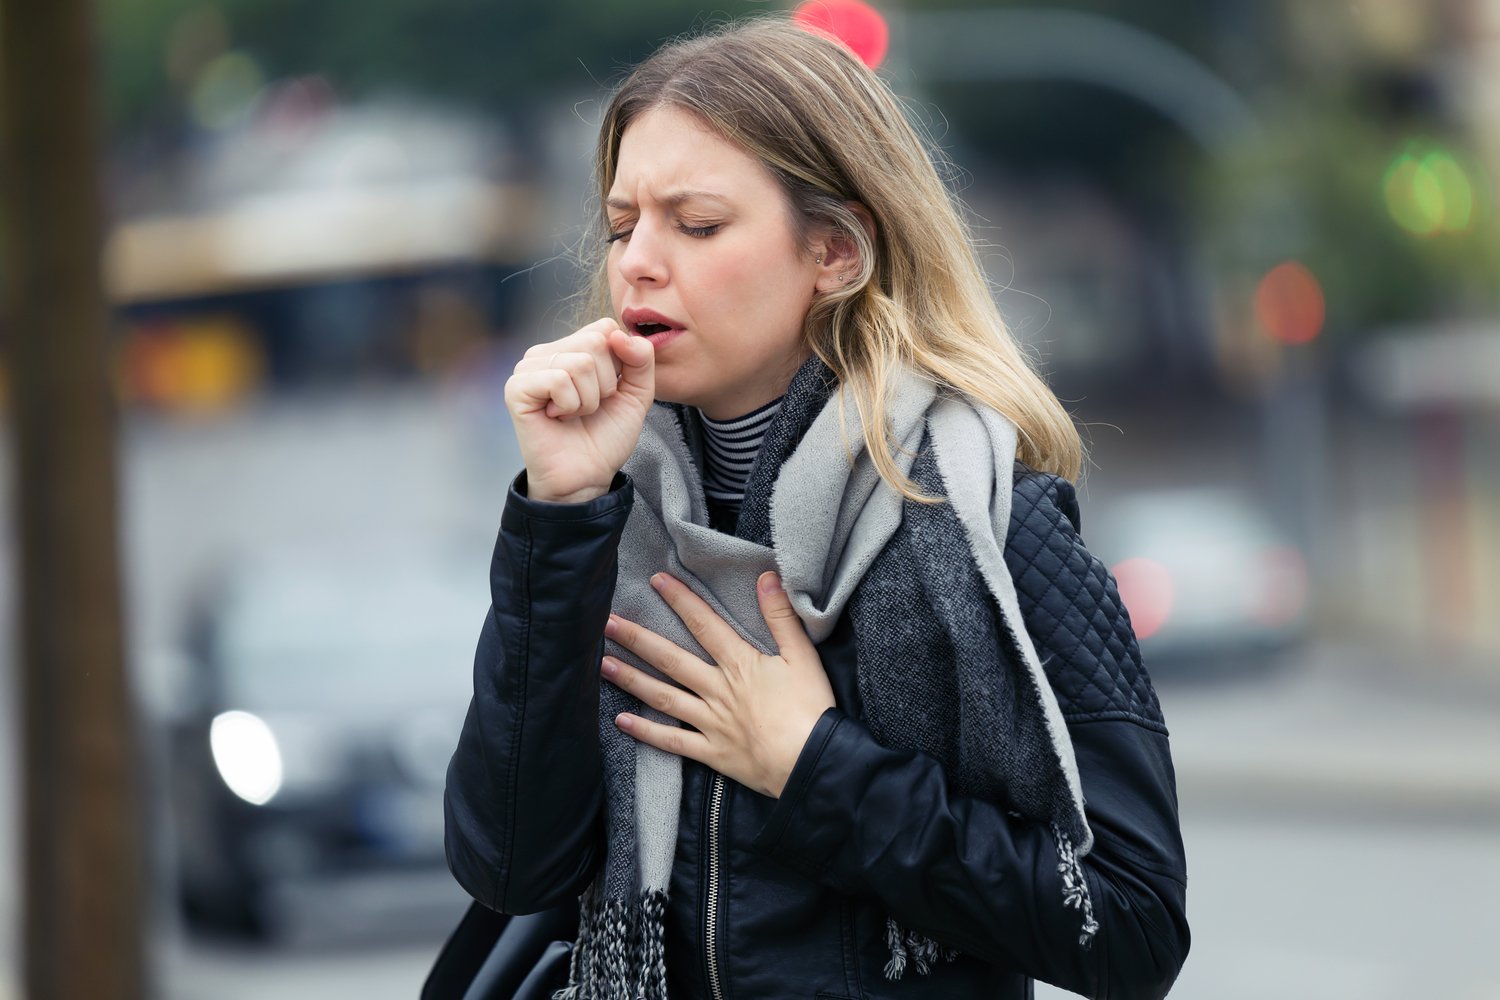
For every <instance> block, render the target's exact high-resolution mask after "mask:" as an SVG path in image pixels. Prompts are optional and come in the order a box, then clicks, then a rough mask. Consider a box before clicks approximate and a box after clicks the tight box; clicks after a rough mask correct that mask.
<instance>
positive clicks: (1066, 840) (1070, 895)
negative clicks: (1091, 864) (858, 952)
mask: <svg viewBox="0 0 1500 1000" xmlns="http://www.w3.org/2000/svg"><path fill="white" fill-rule="evenodd" d="M1049 826H1050V828H1051V832H1052V839H1053V841H1054V842H1055V843H1056V845H1057V857H1058V862H1057V873H1058V874H1059V875H1061V876H1062V880H1063V905H1064V906H1067V907H1071V908H1072V909H1075V910H1079V911H1081V912H1082V913H1083V927H1082V930H1081V931H1080V933H1079V935H1078V944H1079V946H1080V947H1083V948H1087V947H1089V946H1090V945H1092V944H1093V941H1094V935H1095V934H1096V933H1097V932H1098V930H1099V922H1098V921H1096V920H1095V919H1094V904H1093V900H1092V899H1091V898H1090V896H1089V883H1088V880H1087V879H1086V878H1085V877H1084V874H1083V865H1082V863H1081V862H1080V861H1079V859H1078V851H1077V850H1076V849H1075V848H1074V847H1073V840H1072V838H1071V837H1069V836H1068V835H1067V834H1066V833H1064V832H1063V831H1062V828H1061V827H1059V826H1058V825H1057V824H1056V823H1051V824H1049ZM885 944H886V947H887V948H889V949H890V950H891V957H890V960H889V961H888V962H886V963H885V978H887V979H890V980H897V979H900V978H901V977H902V976H903V975H905V974H906V967H907V965H908V964H910V965H913V966H915V967H916V970H917V975H919V976H925V975H928V974H929V973H931V972H932V968H933V966H934V965H936V964H937V960H938V959H939V958H942V959H943V961H945V962H951V961H953V960H954V959H956V958H958V951H957V950H956V949H954V948H945V947H943V946H942V945H940V944H938V943H937V942H936V941H934V940H932V938H929V937H926V936H924V935H921V934H918V933H917V932H916V931H909V930H907V929H905V928H904V927H902V926H901V925H900V924H898V923H897V922H896V918H895V917H886V918H885Z"/></svg>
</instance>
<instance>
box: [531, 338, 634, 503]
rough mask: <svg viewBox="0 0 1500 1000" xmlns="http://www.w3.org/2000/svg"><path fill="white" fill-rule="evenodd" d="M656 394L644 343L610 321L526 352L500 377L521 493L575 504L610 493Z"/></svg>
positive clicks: (632, 448) (556, 501) (533, 497)
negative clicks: (521, 466)
mask: <svg viewBox="0 0 1500 1000" xmlns="http://www.w3.org/2000/svg"><path fill="white" fill-rule="evenodd" d="M655 396H656V364H655V352H654V349H653V348H652V346H651V342H650V341H649V340H647V339H646V338H645V337H635V336H631V335H630V334H628V333H626V332H625V331H624V330H622V329H621V328H620V325H619V324H618V323H616V322H615V321H614V320H612V319H601V320H598V321H596V322H594V323H590V324H589V325H588V326H586V327H584V328H583V329H581V330H579V331H577V332H576V333H572V334H569V335H568V336H566V337H564V338H562V339H561V340H554V341H552V342H550V343H546V344H538V345H537V346H535V347H533V348H531V349H530V350H528V351H527V352H526V355H525V357H523V358H522V359H521V360H520V362H519V363H518V364H517V365H516V369H515V372H514V373H513V374H512V375H511V377H510V379H509V380H508V381H507V382H506V383H505V406H506V409H508V410H509V411H510V416H511V422H512V423H513V424H514V425H515V429H516V440H517V442H518V443H519V444H520V447H521V458H522V460H523V461H524V462H525V463H526V481H527V487H528V495H529V496H530V497H531V498H532V499H535V500H546V501H552V502H554V503H579V502H582V501H585V500H592V499H594V498H595V497H598V496H602V495H604V494H605V493H607V492H609V486H610V483H611V482H612V481H613V480H614V477H615V473H616V472H618V471H619V470H620V467H621V466H623V465H624V464H625V460H626V459H627V458H629V457H630V453H631V452H632V451H634V450H635V445H636V441H637V440H639V438H640V436H641V427H642V426H644V424H645V422H646V414H647V413H648V412H650V409H651V403H652V401H653V400H654V399H655Z"/></svg>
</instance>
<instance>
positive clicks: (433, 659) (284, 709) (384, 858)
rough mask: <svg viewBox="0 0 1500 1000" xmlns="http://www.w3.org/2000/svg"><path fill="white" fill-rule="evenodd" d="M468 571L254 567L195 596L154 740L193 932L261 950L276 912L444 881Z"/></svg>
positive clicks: (364, 563) (477, 576)
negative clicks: (243, 939)
mask: <svg viewBox="0 0 1500 1000" xmlns="http://www.w3.org/2000/svg"><path fill="white" fill-rule="evenodd" d="M483 565H484V562H483V561H481V562H480V563H479V564H478V566H479V567H482V566H483ZM476 568H477V567H476V566H473V565H471V566H469V567H468V568H467V571H465V572H460V571H459V569H458V568H457V567H455V566H453V565H450V564H443V563H440V562H437V561H431V560H429V561H425V562H424V561H422V560H418V559H403V560H395V561H387V562H374V561H370V560H358V559H356V560H349V561H341V562H330V561H318V560H312V559H297V558H291V559H280V560H257V561H256V562H254V563H251V564H246V565H240V566H237V567H235V568H234V569H233V570H232V571H231V572H229V573H227V574H225V575H224V576H223V577H222V579H221V580H220V582H219V584H218V585H216V586H214V587H212V588H209V589H207V590H205V592H204V594H203V599H202V602H201V605H200V607H199V609H198V612H197V614H196V616H195V618H194V620H193V623H192V626H191V629H190V632H191V635H192V638H191V640H190V642H189V651H188V657H187V659H186V661H185V665H186V666H187V667H188V668H189V671H190V672H189V676H188V678H187V679H186V682H185V683H184V684H183V687H184V688H185V696H184V697H183V699H182V700H181V702H180V703H179V704H178V705H177V707H176V710H175V711H174V712H173V713H172V718H171V719H170V721H169V723H168V726H167V732H166V745H167V749H168V756H169V761H168V769H169V772H170V773H169V782H168V789H167V794H168V797H169V800H170V808H171V836H170V841H171V852H172V854H173V856H174V861H175V867H176V869H177V872H176V874H177V884H178V888H179V891H180V894H181V897H182V901H183V903H184V904H185V906H186V908H187V913H188V916H189V918H190V920H194V921H195V922H198V921H200V920H207V921H209V922H211V923H215V924H220V925H223V924H228V925H232V926H235V927H238V928H240V929H243V930H247V931H250V932H252V933H256V934H263V935H274V934H275V933H276V932H277V931H278V930H279V929H280V928H279V927H278V926H277V925H278V923H279V922H280V921H281V919H282V916H281V915H282V914H284V913H285V911H286V910H287V909H288V905H287V903H286V900H288V899H296V898H299V896H300V898H306V897H307V894H309V893H312V894H316V893H318V892H319V891H320V889H319V886H320V885H323V884H324V883H327V884H329V885H330V886H331V885H332V884H333V883H335V882H337V881H339V880H346V881H347V879H348V878H349V877H351V876H357V875H360V874H361V873H364V874H375V873H382V872H384V873H396V872H401V871H408V872H410V871H412V870H415V869H429V870H434V871H441V870H442V869H443V867H444V859H443V806H442V795H443V784H444V780H445V777H446V772H447V765H448V759H449V757H450V756H451V755H452V752H453V748H454V747H455V746H456V745H457V742H458V733H459V729H460V728H461V726H462V723H463V716H464V712H465V709H466V707H467V705H468V700H469V696H470V693H471V691H472V664H473V658H474V647H475V642H476V640H477V638H478V636H479V631H480V626H481V623H482V622H483V619H484V614H485V612H486V610H487V608H488V606H489V594H488V592H487V587H486V580H485V577H484V573H483V571H482V568H479V569H478V571H477V572H476V571H475V570H476Z"/></svg>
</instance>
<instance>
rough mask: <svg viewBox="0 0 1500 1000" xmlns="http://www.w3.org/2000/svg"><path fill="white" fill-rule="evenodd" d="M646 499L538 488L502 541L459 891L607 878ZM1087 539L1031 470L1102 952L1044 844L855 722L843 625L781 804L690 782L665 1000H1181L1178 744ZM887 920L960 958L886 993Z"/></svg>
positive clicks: (524, 893)
mask: <svg viewBox="0 0 1500 1000" xmlns="http://www.w3.org/2000/svg"><path fill="white" fill-rule="evenodd" d="M632 500H633V488H632V486H631V484H630V482H629V480H628V479H627V478H626V477H625V476H623V475H621V476H619V477H617V478H616V482H615V489H614V490H613V491H612V492H610V493H608V494H606V495H605V496H602V497H600V498H598V499H596V500H592V501H589V502H587V503H581V504H544V503H539V502H536V501H532V500H530V499H528V498H527V497H526V496H525V495H524V475H523V477H522V478H521V479H519V480H518V481H517V484H516V486H515V487H513V488H512V490H511V493H510V496H509V498H508V500H507V503H506V507H505V510H504V513H503V515H502V518H501V526H500V534H499V539H498V541H497V543H496V546H495V554H494V559H493V562H492V565H491V570H490V587H491V596H492V601H493V603H492V606H491V611H490V614H489V615H488V617H487V618H486V620H485V623H484V627H483V631H482V633H481V635H480V639H479V648H478V651H477V655H476V657H475V663H474V698H473V701H472V703H471V704H470V707H469V714H468V717H467V719H466V720H465V723H464V727H463V732H462V735H461V737H460V741H459V745H458V749H457V752H456V753H455V754H454V756H453V760H452V763H451V764H450V766H449V770H448V784H447V793H446V801H445V811H446V820H447V836H446V843H447V854H448V863H449V866H450V868H451V869H452V871H453V874H454V876H455V877H456V878H457V879H458V881H459V883H460V884H461V885H462V886H463V887H464V888H465V889H466V890H467V891H468V892H469V893H470V895H472V896H473V897H474V898H475V899H477V900H479V901H480V902H481V903H483V904H485V905H486V906H489V907H491V908H492V909H495V910H498V911H501V912H505V913H531V912H535V911H538V910H541V909H544V908H547V907H549V906H552V905H555V904H557V903H558V902H560V901H563V900H566V899H568V898H569V897H572V896H575V895H577V894H578V893H579V892H581V891H582V890H583V889H584V887H585V886H586V885H587V884H588V883H589V881H590V880H591V879H592V878H593V876H594V874H595V871H596V868H597V866H598V865H599V864H600V863H601V861H602V859H603V857H604V850H603V846H602V829H603V820H602V809H603V801H604V791H603V787H602V780H601V769H600V760H599V744H598V737H597V726H598V722H597V717H598V690H599V683H600V681H599V660H600V656H601V654H602V648H603V628H604V622H605V619H606V617H607V616H608V613H609V608H610V602H611V599H612V596H613V592H614V583H615V571H616V561H615V560H616V556H615V550H616V546H617V544H618V542H619V538H620V534H621V531H622V530H623V527H624V524H625V520H626V516H627V515H628V513H629V511H630V506H631V503H632ZM1078 523H1079V516H1078V508H1077V504H1076V501H1075V500H1074V494H1073V489H1072V486H1071V485H1070V484H1069V483H1068V482H1067V481H1066V480H1063V479H1061V478H1059V477H1057V476H1053V475H1050V474H1040V473H1035V472H1032V471H1031V470H1029V469H1026V468H1025V466H1021V465H1018V466H1017V476H1016V480H1015V488H1014V495H1013V502H1012V521H1011V530H1010V534H1009V536H1008V538H1007V542H1006V561H1007V563H1008V565H1009V568H1010V570H1011V573H1012V576H1013V577H1014V579H1015V580H1016V584H1017V591H1018V594H1019V597H1020V601H1021V607H1022V612H1023V616H1024V617H1025V619H1026V627H1027V630H1028V632H1029V633H1030V635H1031V637H1032V640H1033V642H1034V643H1035V644H1036V646H1037V651H1038V653H1039V655H1040V657H1041V660H1042V662H1043V663H1044V664H1045V669H1046V670H1047V673H1048V677H1049V680H1050V681H1051V682H1052V685H1053V690H1054V692H1055V693H1056V695H1057V698H1058V703H1059V706H1060V707H1061V709H1062V712H1063V716H1064V719H1065V720H1066V722H1067V725H1068V731H1069V733H1070V735H1071V737H1072V741H1073V747H1074V751H1075V754H1076V757H1077V761H1078V769H1079V774H1080V778H1081V782H1082V787H1083V793H1084V798H1085V811H1086V815H1087V818H1088V821H1089V825H1090V827H1091V829H1092V830H1093V832H1094V838H1095V843H1094V848H1093V850H1092V852H1091V853H1090V854H1089V855H1088V856H1087V857H1086V858H1085V859H1084V869H1085V872H1086V877H1087V879H1088V882H1089V891H1090V894H1091V896H1092V903H1093V910H1094V916H1095V919H1096V920H1097V921H1098V923H1099V930H1098V932H1097V934H1096V935H1095V938H1094V940H1093V941H1092V943H1091V945H1090V946H1089V947H1083V946H1080V944H1079V943H1078V938H1079V925H1080V916H1079V914H1078V912H1077V911H1076V910H1072V909H1065V908H1064V907H1063V906H1062V905H1061V899H1062V889H1061V876H1060V875H1059V873H1058V870H1057V868H1058V857H1057V851H1056V848H1055V847H1054V845H1053V842H1052V839H1051V837H1050V836H1049V834H1048V832H1047V831H1046V830H1045V829H1044V828H1043V827H1042V826H1039V825H1035V824H1030V823H1023V822H1021V821H1018V820H1016V819H1014V818H1012V817H1010V816H1008V815H1007V814H1006V813H1005V812H1004V811H1003V810H1002V809H1001V808H1000V807H999V806H997V805H996V804H994V803H991V802H988V801H984V800H979V799H973V798H961V797H959V796H957V795H956V794H954V793H952V792H951V791H950V789H949V786H948V782H947V781H946V779H945V778H944V775H943V772H942V770H941V768H940V767H939V765H938V763H937V762H936V761H935V760H933V759H932V758H929V757H926V756H924V755H922V754H919V753H915V752H903V751H895V750H890V749H887V748H885V747H883V746H881V745H879V744H878V743H876V742H875V740H874V739H873V738H872V737H871V735H870V733H869V731H868V730H867V729H866V728H865V727H864V726H862V725H861V724H860V722H859V713H858V706H859V694H858V690H857V687H856V683H855V673H854V642H853V636H852V635H851V633H850V630H849V625H848V617H847V615H846V616H845V618H844V620H843V621H842V622H841V623H840V624H839V626H838V627H837V628H836V629H835V631H834V632H833V634H832V635H831V636H829V638H828V639H827V640H825V641H824V642H823V643H822V644H820V645H819V647H818V650H819V653H820V654H821V656H822V660H823V665H824V667H825V668H826V670H827V672H828V676H829V678H830V680H831V681H832V684H833V689H834V693H835V696H836V699H837V702H838V707H836V708H832V709H829V710H828V711H827V712H825V713H824V715H823V716H822V718H821V719H819V720H818V723H817V725H816V727H815V728H814V729H813V732H812V735H811V736H810V737H809V739H808V741H807V744H806V746H805V747H804V749H803V751H802V754H801V756H800V757H799V759H798V761H797V764H796V767H795V769H794V770H793V772H792V775H791V778H790V779H789V781H788V782H787V785H786V788H785V790H784V792H783V794H782V796H781V798H780V799H770V798H767V797H765V796H762V795H759V794H757V793H755V792H752V791H750V790H749V789H746V788H744V787H743V786H740V785H738V784H736V783H735V782H733V781H729V780H727V779H726V780H723V781H721V782H715V781H714V777H715V775H714V773H713V772H712V771H710V770H709V769H708V768H706V767H704V766H702V765H700V764H697V763H695V762H693V761H686V762H685V770H684V781H683V792H682V811H681V822H680V827H679V834H678V844H677V854H676V861H675V867H674V870H673V875H672V882H671V887H670V892H669V899H670V902H669V908H668V912H667V921H666V934H667V940H666V954H667V963H668V970H669V991H670V994H671V996H672V997H673V1000H688V998H697V997H702V998H710V1000H721V998H722V1000H788V998H801V997H805V998H808V1000H813V998H821V1000H842V998H856V997H858V998H885V997H890V998H896V997H902V998H937V997H941V998H945V1000H957V998H979V997H985V998H1020V997H1029V996H1031V995H1032V980H1033V979H1041V980H1044V981H1046V982H1049V983H1053V984H1056V985H1057V986H1060V987H1062V988H1064V989H1067V990H1071V991H1073V992H1076V993H1081V994H1084V995H1086V996H1090V997H1131V998H1134V997H1161V996H1164V995H1165V994H1166V992H1167V990H1168V988H1169V987H1170V986H1171V985H1172V982H1173V981H1174V980H1175V978H1176V976H1177V973H1178V971H1179V969H1180V968H1181V967H1182V963H1183V960H1184V958H1185V957H1186V955H1187V951H1188V943H1189V933H1188V925H1187V919H1186V914H1185V895H1186V879H1187V875H1186V861H1185V858H1184V852H1183V845H1182V838H1181V834H1180V833H1179V830H1178V816H1177V793H1176V782H1175V777H1174V773H1173V769H1172V760H1171V754H1170V750H1169V746H1168V739H1167V730H1166V727H1165V725H1164V723H1163V720H1162V716H1161V710H1160V707H1159V704H1158V702H1157V699H1156V694H1155V692H1154V690H1153V689H1152V687H1151V682H1150V680H1149V678H1148V677H1147V675H1146V673H1145V671H1144V670H1143V669H1142V667H1141V664H1140V657H1139V653H1138V652H1137V649H1136V644H1135V638H1134V635H1133V634H1132V633H1131V630H1130V623H1129V618H1128V616H1127V615H1126V614H1125V611H1124V608H1123V606H1122V605H1121V604H1120V601H1119V596H1118V594H1117V592H1116V591H1115V588H1114V581H1113V580H1112V579H1111V578H1110V577H1109V574H1108V573H1107V571H1106V570H1105V569H1104V567H1103V566H1102V564H1100V563H1099V561H1098V560H1097V559H1095V558H1094V557H1093V556H1092V555H1090V554H1089V552H1088V551H1087V549H1085V548H1084V546H1083V543H1082V540H1081V538H1080V536H1079V534H1078ZM710 915H712V917H711V916H710ZM887 915H890V916H894V917H895V918H896V919H898V920H900V921H901V922H902V923H904V924H905V925H906V926H908V927H910V928H913V929H915V930H918V931H920V932H922V933H925V934H927V935H928V936H930V937H932V938H933V939H935V940H937V941H938V942H940V943H942V944H944V945H948V946H950V947H952V948H956V949H957V950H958V951H959V953H960V957H959V958H958V959H957V960H956V961H954V962H951V963H950V962H943V961H939V962H938V963H937V964H936V965H935V966H934V967H933V970H932V972H931V974H930V975H926V976H921V975H918V974H917V973H916V971H915V970H914V969H913V968H911V967H908V969H907V970H906V973H905V975H904V976H903V977H902V978H901V979H900V980H896V981H893V980H889V979H887V978H886V977H885V976H884V974H883V969H884V967H885V965H886V962H887V960H888V959H889V957H890V952H889V949H888V947H887V944H886V940H885V921H886V917H887ZM710 919H712V920H713V921H714V925H713V926H712V928H710V926H709V921H710ZM709 940H712V941H713V954H712V956H710V955H709V952H708V945H707V942H708V941H709Z"/></svg>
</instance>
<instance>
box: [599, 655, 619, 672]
mask: <svg viewBox="0 0 1500 1000" xmlns="http://www.w3.org/2000/svg"><path fill="white" fill-rule="evenodd" d="M601 667H602V669H603V670H604V676H605V677H613V676H614V675H615V674H618V673H619V672H620V665H619V664H618V663H616V662H615V661H614V659H613V658H611V657H608V656H606V657H605V658H604V662H603V663H602V664H601Z"/></svg>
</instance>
